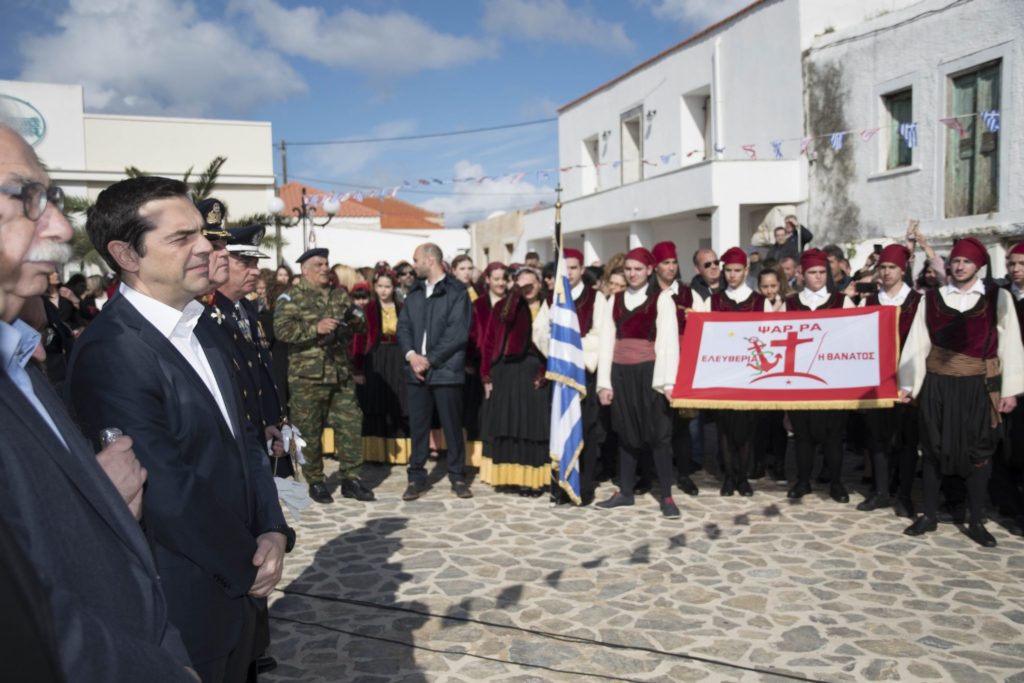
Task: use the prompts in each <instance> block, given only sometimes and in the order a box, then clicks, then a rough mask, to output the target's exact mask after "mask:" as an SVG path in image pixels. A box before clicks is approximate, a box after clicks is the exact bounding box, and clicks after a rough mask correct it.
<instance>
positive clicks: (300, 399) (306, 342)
mask: <svg viewBox="0 0 1024 683" xmlns="http://www.w3.org/2000/svg"><path fill="white" fill-rule="evenodd" d="M327 255H328V251H327V249H322V248H320V249H309V250H307V251H306V252H305V253H304V254H302V256H300V257H299V259H298V263H299V264H300V265H301V267H302V279H300V280H299V282H298V284H296V285H295V286H294V287H292V288H291V289H290V290H288V292H287V293H285V294H282V295H281V298H280V299H279V301H278V303H277V306H276V308H275V310H274V333H275V335H276V336H277V338H278V339H280V340H281V341H284V342H286V343H288V344H289V355H288V386H289V388H290V390H291V404H290V406H289V407H290V416H291V422H292V424H293V425H295V426H296V427H298V429H299V431H300V432H302V435H303V438H304V439H305V440H306V446H305V448H303V456H304V457H305V461H306V462H305V464H303V465H302V474H303V476H305V478H306V481H308V482H309V495H310V497H311V498H312V499H313V500H315V501H316V502H318V503H331V502H333V501H334V499H333V498H332V497H331V494H330V491H328V489H327V485H326V484H325V481H324V465H323V450H322V445H321V433H322V431H323V428H324V427H325V426H329V427H331V428H332V429H333V431H334V443H335V452H336V453H337V454H338V461H339V463H340V467H339V470H340V474H341V479H342V483H341V494H342V495H343V496H345V497H346V498H355V499H356V500H361V501H366V500H373V499H374V496H373V492H372V491H370V490H369V489H368V488H366V486H364V485H363V483H362V482H361V481H359V470H360V466H361V465H362V436H361V434H360V429H361V427H362V418H361V415H360V411H359V406H358V404H357V403H356V394H355V380H354V378H353V373H352V368H351V366H350V365H349V360H348V354H347V353H346V348H345V347H346V345H347V343H348V341H349V336H348V335H347V334H346V332H347V331H352V332H357V331H361V330H362V328H363V326H364V325H365V323H364V321H363V318H362V316H361V311H359V309H357V308H356V307H354V306H353V305H352V300H351V299H350V298H349V295H348V292H346V291H345V290H343V289H333V288H331V285H330V278H329V274H330V270H329V269H328V261H327Z"/></svg>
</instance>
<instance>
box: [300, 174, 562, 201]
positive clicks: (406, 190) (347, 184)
mask: <svg viewBox="0 0 1024 683" xmlns="http://www.w3.org/2000/svg"><path fill="white" fill-rule="evenodd" d="M291 179H292V180H304V181H306V182H308V183H321V184H323V185H341V186H343V187H356V188H361V189H364V190H380V189H381V186H380V185H366V184H363V183H352V182H349V181H347V180H328V179H326V178H310V177H308V176H291ZM473 184H475V183H473ZM414 187H417V186H414ZM420 187H427V186H426V185H423V186H420ZM455 187H457V186H453V189H454V188H455ZM399 191H400V192H401V193H402V194H429V195H440V196H442V197H453V196H467V195H471V196H474V197H477V196H479V197H483V196H487V197H491V196H494V197H525V196H529V195H549V194H552V193H553V192H554V191H555V190H554V188H550V189H547V190H543V191H541V190H538V191H536V192H464V193H459V192H445V191H444V190H421V189H413V188H406V187H404V186H403V187H399Z"/></svg>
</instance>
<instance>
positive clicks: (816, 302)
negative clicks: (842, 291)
mask: <svg viewBox="0 0 1024 683" xmlns="http://www.w3.org/2000/svg"><path fill="white" fill-rule="evenodd" d="M797 296H798V297H799V298H800V303H802V304H803V305H804V306H807V307H808V308H809V309H811V310H812V311H816V310H818V308H820V307H821V306H824V305H825V304H826V303H828V300H829V297H831V296H832V292H830V291H828V287H822V288H821V289H819V290H818V291H816V292H812V291H811V290H810V289H808V288H807V287H804V288H803V289H801V290H800V293H799V294H798V295H797ZM843 308H853V302H852V301H850V297H848V296H844V297H843Z"/></svg>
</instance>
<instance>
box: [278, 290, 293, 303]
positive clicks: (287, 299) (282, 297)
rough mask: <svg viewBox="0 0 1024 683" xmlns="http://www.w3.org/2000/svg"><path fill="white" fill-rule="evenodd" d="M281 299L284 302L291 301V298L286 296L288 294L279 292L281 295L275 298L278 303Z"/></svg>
mask: <svg viewBox="0 0 1024 683" xmlns="http://www.w3.org/2000/svg"><path fill="white" fill-rule="evenodd" d="M281 299H284V300H285V301H291V300H292V298H291V296H289V295H288V292H281V295H280V296H279V297H277V300H278V301H280V300H281Z"/></svg>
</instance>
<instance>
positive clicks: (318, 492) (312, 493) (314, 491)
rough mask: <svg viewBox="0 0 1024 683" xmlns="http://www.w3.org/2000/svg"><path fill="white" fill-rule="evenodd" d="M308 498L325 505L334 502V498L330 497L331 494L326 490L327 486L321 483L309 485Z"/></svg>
mask: <svg viewBox="0 0 1024 683" xmlns="http://www.w3.org/2000/svg"><path fill="white" fill-rule="evenodd" d="M309 497H310V498H312V499H313V500H315V501H316V502H317V503H324V504H327V503H333V502H334V498H332V497H331V492H330V491H328V490H327V484H325V483H323V482H322V481H318V482H317V483H315V484H310V485H309Z"/></svg>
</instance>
